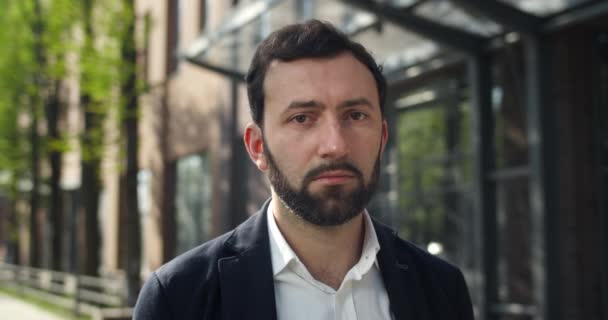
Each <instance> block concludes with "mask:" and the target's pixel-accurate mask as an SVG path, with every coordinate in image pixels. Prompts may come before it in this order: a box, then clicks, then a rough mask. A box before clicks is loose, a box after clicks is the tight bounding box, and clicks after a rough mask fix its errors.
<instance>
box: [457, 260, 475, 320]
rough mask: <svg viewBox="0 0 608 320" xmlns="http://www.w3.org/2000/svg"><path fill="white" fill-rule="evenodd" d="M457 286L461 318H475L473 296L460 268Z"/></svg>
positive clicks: (463, 319)
mask: <svg viewBox="0 0 608 320" xmlns="http://www.w3.org/2000/svg"><path fill="white" fill-rule="evenodd" d="M456 287H457V292H456V293H457V295H456V297H458V308H459V310H458V313H459V317H458V319H460V320H474V316H473V305H472V304H471V296H470V295H469V289H468V288H467V283H466V282H465V280H464V276H463V275H462V272H460V270H458V272H457V276H456Z"/></svg>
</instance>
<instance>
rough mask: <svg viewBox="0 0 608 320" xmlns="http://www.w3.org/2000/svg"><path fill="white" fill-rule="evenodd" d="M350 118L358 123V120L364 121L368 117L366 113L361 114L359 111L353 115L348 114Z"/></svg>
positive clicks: (352, 113)
mask: <svg viewBox="0 0 608 320" xmlns="http://www.w3.org/2000/svg"><path fill="white" fill-rule="evenodd" d="M348 117H349V118H350V119H351V120H356V121H358V120H363V119H365V118H366V117H367V115H366V114H365V113H363V112H359V111H353V112H351V113H349V114H348Z"/></svg>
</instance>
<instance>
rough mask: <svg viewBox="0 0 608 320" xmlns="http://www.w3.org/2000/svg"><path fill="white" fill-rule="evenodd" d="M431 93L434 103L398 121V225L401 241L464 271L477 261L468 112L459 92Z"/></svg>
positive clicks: (405, 114) (400, 117)
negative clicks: (414, 245)
mask: <svg viewBox="0 0 608 320" xmlns="http://www.w3.org/2000/svg"><path fill="white" fill-rule="evenodd" d="M424 90H429V89H428V88H427V89H424ZM430 90H435V91H436V93H435V95H436V96H437V99H436V100H435V101H434V102H432V103H431V104H427V106H426V107H424V108H420V109H416V111H410V112H400V113H399V116H398V119H397V123H396V125H397V128H396V132H397V150H398V151H397V158H398V172H399V185H398V204H399V212H400V216H399V217H397V219H394V220H395V221H396V222H397V228H398V230H399V231H400V234H401V236H402V237H403V238H405V239H408V240H410V241H413V242H414V243H417V244H418V245H420V246H422V247H423V248H425V249H427V250H428V251H429V252H431V253H434V254H437V255H440V256H442V257H444V258H446V259H448V260H450V261H452V262H454V263H456V264H457V265H459V266H460V267H462V268H463V269H465V271H466V269H467V268H470V267H471V266H472V265H474V264H473V263H472V262H473V260H474V259H475V257H474V253H473V252H471V250H470V249H471V248H473V247H474V246H473V242H472V241H473V235H474V230H473V229H472V227H473V223H471V221H472V220H473V217H472V212H473V210H472V203H471V196H470V192H471V182H472V181H471V179H472V178H471V156H470V142H469V140H470V139H469V137H470V112H469V107H468V104H466V103H463V102H462V101H461V99H460V96H459V95H458V94H457V93H458V91H459V90H460V89H459V88H458V87H454V88H447V89H446V88H443V89H437V88H431V89H430ZM442 90H443V91H442ZM421 91H423V90H421ZM450 92H451V94H450ZM415 94H419V92H418V93H411V94H408V95H407V96H410V95H415ZM407 96H404V97H402V99H406V100H407V98H408V97H407ZM410 100H411V99H410ZM398 101H399V100H398ZM405 110H407V109H405Z"/></svg>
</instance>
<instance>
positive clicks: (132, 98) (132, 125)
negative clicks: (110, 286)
mask: <svg viewBox="0 0 608 320" xmlns="http://www.w3.org/2000/svg"><path fill="white" fill-rule="evenodd" d="M124 12H125V18H124V20H123V21H125V26H124V30H123V31H122V37H121V57H122V61H123V63H124V66H123V68H122V70H123V77H122V83H121V93H122V102H123V104H124V105H123V109H124V120H123V130H124V131H125V134H126V138H127V141H126V167H127V170H126V175H125V187H126V192H125V193H124V194H126V195H129V196H127V197H124V199H125V201H126V206H125V207H126V214H127V230H128V232H127V261H126V262H127V270H126V271H127V282H128V302H129V304H130V305H134V304H135V301H136V299H137V295H138V293H139V287H140V276H139V272H140V268H141V243H140V241H141V240H140V239H141V230H140V222H139V204H138V198H137V173H138V164H137V154H138V129H137V128H138V113H139V112H138V95H139V92H138V86H137V51H136V43H135V21H136V19H135V4H134V0H124Z"/></svg>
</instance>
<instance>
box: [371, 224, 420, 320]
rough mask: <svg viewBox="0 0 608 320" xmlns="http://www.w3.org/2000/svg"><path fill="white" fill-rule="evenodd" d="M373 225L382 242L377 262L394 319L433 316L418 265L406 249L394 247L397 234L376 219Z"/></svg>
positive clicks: (402, 319)
mask: <svg viewBox="0 0 608 320" xmlns="http://www.w3.org/2000/svg"><path fill="white" fill-rule="evenodd" d="M374 228H375V230H376V234H377V235H378V242H379V243H380V251H379V252H378V264H379V265H380V272H381V273H382V278H383V280H384V287H385V288H386V291H387V294H388V297H389V300H390V305H391V311H392V312H393V315H394V316H395V319H396V320H409V319H418V320H426V319H430V314H429V310H428V306H427V304H426V298H425V292H424V290H423V287H422V286H421V283H420V278H419V276H418V271H417V270H416V266H415V265H414V264H412V263H411V259H410V257H409V255H408V254H407V252H403V251H401V252H399V251H398V250H397V249H396V248H395V244H396V241H397V240H398V237H397V235H396V234H394V232H393V231H392V230H391V229H389V228H388V227H386V226H384V225H381V224H380V223H378V222H376V221H374Z"/></svg>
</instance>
